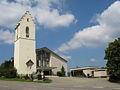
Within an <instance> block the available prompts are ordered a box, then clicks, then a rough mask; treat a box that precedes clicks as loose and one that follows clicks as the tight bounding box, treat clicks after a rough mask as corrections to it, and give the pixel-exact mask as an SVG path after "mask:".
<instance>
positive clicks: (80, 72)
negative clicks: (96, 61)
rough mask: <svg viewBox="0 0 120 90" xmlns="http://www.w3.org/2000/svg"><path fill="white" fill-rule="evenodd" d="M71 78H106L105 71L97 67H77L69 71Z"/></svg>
mask: <svg viewBox="0 0 120 90" xmlns="http://www.w3.org/2000/svg"><path fill="white" fill-rule="evenodd" d="M70 71H71V75H72V76H84V77H107V69H102V68H97V67H77V68H72V69H70Z"/></svg>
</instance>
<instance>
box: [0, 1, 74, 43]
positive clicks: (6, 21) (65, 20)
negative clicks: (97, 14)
mask: <svg viewBox="0 0 120 90" xmlns="http://www.w3.org/2000/svg"><path fill="white" fill-rule="evenodd" d="M61 1H62V0H14V1H9V0H0V27H7V28H12V29H13V28H14V27H15V25H16V24H17V23H18V21H19V20H20V18H21V17H22V15H23V14H24V13H25V11H26V10H29V11H30V13H31V14H32V16H33V18H34V19H35V20H36V21H37V22H38V23H39V24H41V25H43V26H44V27H47V28H56V27H68V26H69V25H70V24H71V23H72V22H73V21H74V20H75V17H74V16H73V15H72V14H70V13H65V14H60V13H61V12H60V10H59V9H58V8H57V6H59V5H60V4H61ZM53 6H56V7H53ZM0 32H1V35H2V36H1V35H0V40H2V41H3V42H4V43H8V44H11V43H12V42H13V33H11V32H10V31H9V30H7V31H4V30H0ZM3 34H9V35H10V36H11V38H8V36H7V35H3ZM10 39H11V40H10Z"/></svg>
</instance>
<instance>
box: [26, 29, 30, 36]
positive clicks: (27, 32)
mask: <svg viewBox="0 0 120 90" xmlns="http://www.w3.org/2000/svg"><path fill="white" fill-rule="evenodd" d="M26 37H29V27H26Z"/></svg>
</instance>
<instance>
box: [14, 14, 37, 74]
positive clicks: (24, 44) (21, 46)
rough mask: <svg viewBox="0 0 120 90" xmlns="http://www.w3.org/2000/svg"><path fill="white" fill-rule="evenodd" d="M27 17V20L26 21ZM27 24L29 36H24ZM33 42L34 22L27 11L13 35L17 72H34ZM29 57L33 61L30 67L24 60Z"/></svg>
mask: <svg viewBox="0 0 120 90" xmlns="http://www.w3.org/2000/svg"><path fill="white" fill-rule="evenodd" d="M27 18H29V22H27ZM27 26H28V27H29V37H26V27H27ZM17 36H18V37H17ZM35 42H36V41H35V24H34V22H33V20H32V18H31V16H30V15H29V13H27V14H25V15H24V17H23V18H22V19H21V21H20V25H19V26H18V28H17V29H16V35H15V48H14V66H15V68H16V69H17V72H18V74H31V73H32V72H36V51H35V50H36V45H35ZM30 59H31V60H32V62H33V63H34V64H33V66H32V67H31V69H30V68H28V67H27V65H26V62H28V61H29V60H30Z"/></svg>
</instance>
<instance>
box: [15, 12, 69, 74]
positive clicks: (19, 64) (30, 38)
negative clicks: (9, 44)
mask: <svg viewBox="0 0 120 90" xmlns="http://www.w3.org/2000/svg"><path fill="white" fill-rule="evenodd" d="M62 66H63V67H64V68H65V71H66V75H67V61H66V60H65V59H63V58H62V57H60V56H59V55H57V54H56V53H54V52H53V51H51V50H50V49H48V48H46V47H43V48H40V49H36V26H35V23H34V20H33V18H32V17H31V14H30V13H29V11H26V13H25V14H24V15H23V17H22V18H21V20H20V21H19V23H18V24H17V25H16V27H15V42H14V67H15V68H16V69H17V73H18V74H19V75H26V74H32V73H36V72H38V71H39V72H44V74H45V75H57V72H58V71H61V68H62Z"/></svg>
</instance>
